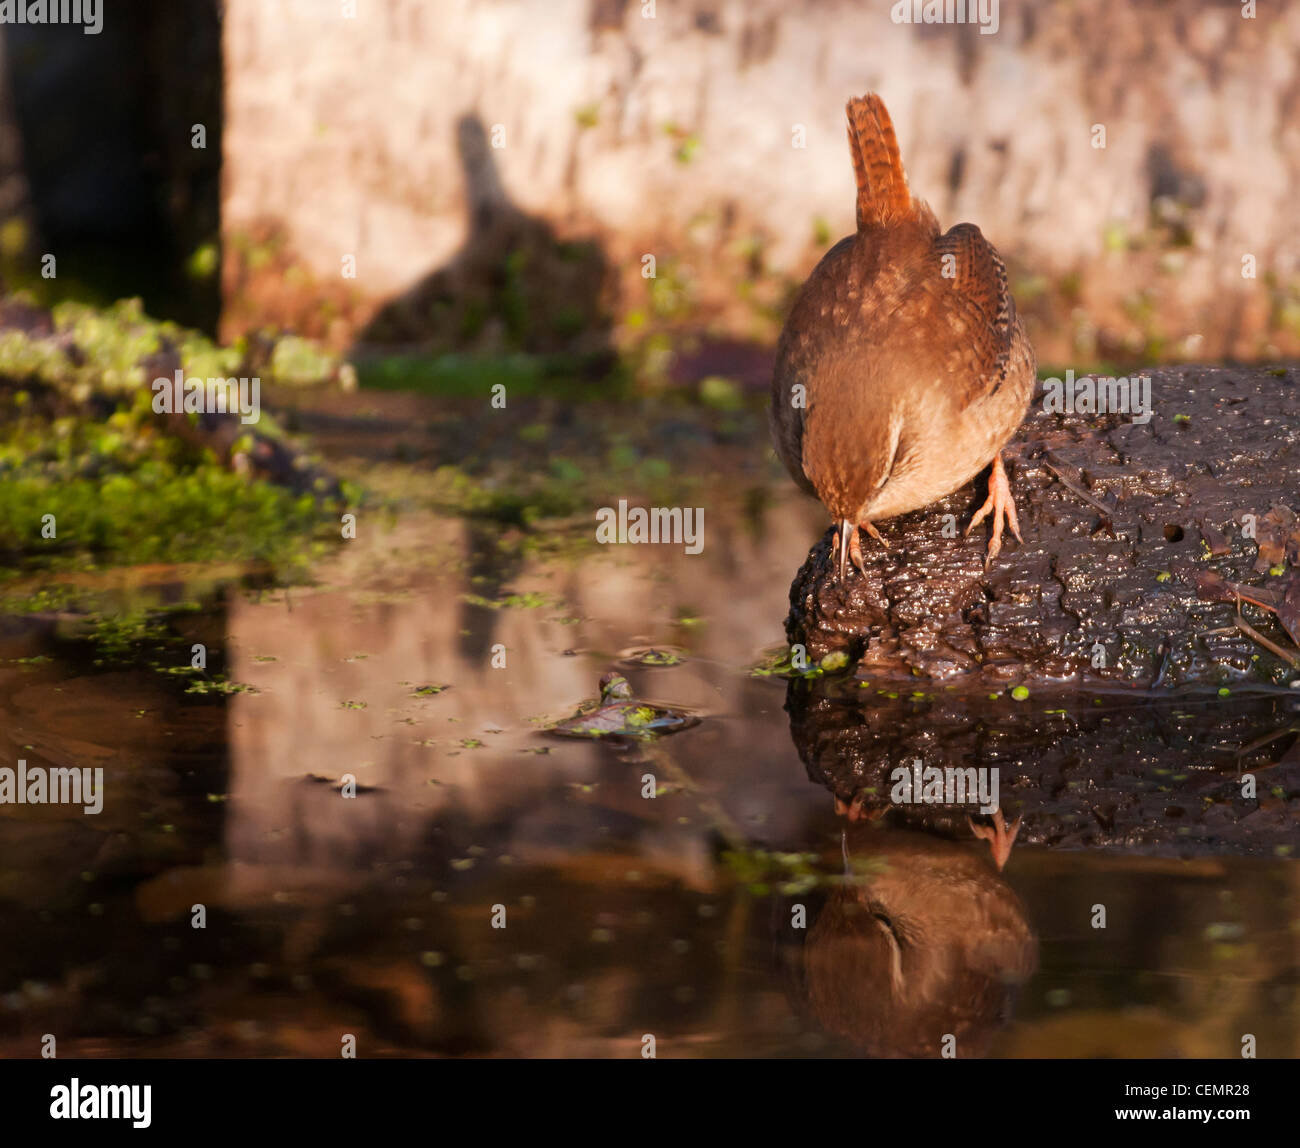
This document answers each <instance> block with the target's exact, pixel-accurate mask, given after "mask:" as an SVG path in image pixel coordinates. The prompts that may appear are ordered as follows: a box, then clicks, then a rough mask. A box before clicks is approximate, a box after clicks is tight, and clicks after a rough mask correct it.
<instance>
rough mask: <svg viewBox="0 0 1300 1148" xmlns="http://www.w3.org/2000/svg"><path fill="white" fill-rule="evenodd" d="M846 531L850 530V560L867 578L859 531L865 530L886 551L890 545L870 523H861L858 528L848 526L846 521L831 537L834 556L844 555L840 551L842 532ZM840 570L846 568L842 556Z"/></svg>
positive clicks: (848, 549)
mask: <svg viewBox="0 0 1300 1148" xmlns="http://www.w3.org/2000/svg"><path fill="white" fill-rule="evenodd" d="M845 529H847V530H848V544H847V546H846V548H845V549H846V550H847V554H848V560H849V561H850V562H852V563H853V565H854V566H855V567H857V569H858V571H859V573H861V574H862V576H863V577H864V578H865V577H866V576H867V563H866V560H865V559H864V558H863V557H862V537H861V535H860V534H859V533H858V531H859V530H865V531H866V532H867V533H868V534H870V535H871V537H872V538H874V539H875V540H876V541H877V542H879V543H880V545H881V546H883V547H884V548H885V549H886V550H888V549H889V543H888V542H886V541H885V540H884V539H883V538H882V537H881V536H880V531H879V530H877V529H876V528H875V527H874V526H872V525H871V523H870V522H865V521H864V522H859V523H858V524H857V526H848V524H847V521H846V522H842V523H841V524H840V525H839V527H838V528H837V529H836V531H835V533H834V534H833V535H832V536H831V553H832V554H841V555H842V553H843V552H842V551H841V550H840V531H841V530H845ZM840 568H841V570H843V568H844V558H843V556H841V558H840Z"/></svg>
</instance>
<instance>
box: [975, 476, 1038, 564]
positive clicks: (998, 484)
mask: <svg viewBox="0 0 1300 1148" xmlns="http://www.w3.org/2000/svg"><path fill="white" fill-rule="evenodd" d="M990 513H991V514H992V515H993V537H992V538H990V539H989V552H988V557H986V558H985V559H984V569H985V570H987V569H988V568H989V567H990V566H991V565H992V564H993V559H995V558H996V557H997V556H998V555H999V554H1000V553H1001V552H1002V520H1003V518H1004V517H1005V519H1006V523H1007V525H1008V526H1010V527H1011V533H1012V534H1014V535H1015V536H1016V541H1017V542H1024V539H1023V538H1021V537H1020V522H1019V520H1018V519H1017V518H1016V503H1015V500H1014V499H1013V498H1012V497H1011V483H1009V482H1008V481H1007V470H1006V467H1004V466H1003V465H1002V455H1001V454H995V455H994V456H993V470H992V471H991V472H990V474H989V496H988V499H987V500H986V501H985V503H984V505H983V506H981V507H980V508H979V510H978V511H976V513H975V517H974V518H972V519H971V520H970V525H969V526H968V527H966V533H965V534H963V535H962V537H963V538H968V537H970V532H971V531H972V530H974V529H975V527H976V526H978V525H979V524H980V523H981V522H983V521H984V519H985V517H987V516H988V515H989V514H990Z"/></svg>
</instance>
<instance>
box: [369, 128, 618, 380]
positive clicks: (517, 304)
mask: <svg viewBox="0 0 1300 1148" xmlns="http://www.w3.org/2000/svg"><path fill="white" fill-rule="evenodd" d="M457 143H458V148H459V152H460V162H461V169H462V179H463V181H464V188H465V204H466V210H467V212H468V215H469V234H468V238H467V239H466V241H465V244H464V246H463V247H462V248H461V250H460V251H459V252H457V253H456V255H455V256H454V257H453V258H452V259H451V260H450V261H449V262H448V263H447V265H446V266H445V267H442V268H439V269H438V270H436V271H433V272H432V273H430V274H429V275H427V276H426V277H425V278H423V279H421V280H420V281H419V282H418V283H417V284H416V285H415V286H414V287H412V288H411V289H410V290H408V291H406V292H405V293H404V294H402V295H401V296H399V297H398V298H396V299H394V300H392V301H391V302H390V303H388V304H386V305H385V306H384V307H383V308H382V309H381V310H380V311H379V313H378V314H377V315H376V316H375V317H374V318H373V319H372V320H371V321H370V323H369V324H368V325H367V326H366V328H365V330H364V331H363V332H362V333H361V335H360V337H359V339H358V342H359V343H360V344H362V347H363V349H364V347H365V345H367V344H368V345H369V348H370V349H371V350H374V349H375V348H376V345H379V346H384V347H393V346H395V345H397V346H403V345H404V346H411V345H414V346H418V347H421V348H423V349H427V350H429V351H434V352H444V353H445V352H454V351H464V352H479V353H503V352H523V353H527V354H538V355H564V356H575V357H577V358H579V359H581V360H583V361H584V362H587V363H589V364H592V365H601V364H603V365H607V366H612V365H613V358H614V356H613V352H612V349H611V346H610V318H609V314H608V311H607V307H606V301H607V293H608V289H609V286H610V282H609V281H610V272H609V264H608V261H607V260H606V258H605V255H604V252H603V251H602V250H601V247H600V245H599V243H597V242H595V241H594V240H573V241H570V240H561V239H559V238H558V237H557V236H556V234H555V231H554V229H553V228H552V227H551V226H550V225H549V224H547V223H546V222H544V221H543V220H540V219H537V218H534V217H533V216H530V215H527V214H525V213H524V212H523V211H521V210H520V209H519V208H518V207H516V206H515V205H514V204H513V203H511V201H510V198H509V196H508V194H507V193H506V190H505V187H504V186H503V184H502V182H501V176H500V173H499V172H498V171H497V166H496V161H495V159H494V157H493V154H492V146H491V143H490V141H489V139H488V136H487V132H486V131H485V130H484V127H483V123H482V121H481V120H480V119H479V118H478V117H477V116H474V115H466V116H463V117H462V118H461V120H460V122H459V124H458V129H457Z"/></svg>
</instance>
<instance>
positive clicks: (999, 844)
mask: <svg viewBox="0 0 1300 1148" xmlns="http://www.w3.org/2000/svg"><path fill="white" fill-rule="evenodd" d="M966 821H967V822H968V823H969V825H970V828H971V832H972V833H974V834H975V836H976V837H982V838H983V839H984V840H985V841H987V842H988V843H989V849H990V851H991V852H992V853H993V864H994V865H996V866H997V867H998V872H1001V871H1002V867H1003V866H1004V865H1005V864H1006V863H1007V858H1008V857H1010V856H1011V846H1013V845H1014V844H1015V843H1016V834H1017V833H1019V832H1020V818H1019V817H1017V818H1016V819H1015V820H1014V821H1013V822H1012V823H1011V824H1010V825H1009V826H1008V825H1007V823H1006V819H1005V818H1003V816H1002V809H1001V807H1000V806H999V807H998V809H996V810H995V811H994V813H993V824H992V825H991V826H989V825H980V824H979V823H978V822H977V821H976V820H975V819H974V818H973V817H968V818H966Z"/></svg>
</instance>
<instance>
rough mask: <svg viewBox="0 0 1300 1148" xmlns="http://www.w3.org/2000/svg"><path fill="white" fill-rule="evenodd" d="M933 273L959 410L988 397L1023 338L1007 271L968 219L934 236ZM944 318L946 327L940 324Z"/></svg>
mask: <svg viewBox="0 0 1300 1148" xmlns="http://www.w3.org/2000/svg"><path fill="white" fill-rule="evenodd" d="M934 250H935V256H936V258H937V260H938V274H937V275H936V276H933V277H928V279H929V283H930V284H931V285H932V293H933V297H934V298H935V301H936V302H937V303H938V307H937V309H935V310H934V311H933V315H934V321H935V322H936V323H937V324H939V328H938V332H937V333H939V340H938V341H939V343H940V345H941V353H942V355H943V358H944V363H945V366H946V377H947V378H949V379H951V380H952V383H953V386H954V388H955V389H956V391H957V396H956V397H957V399H958V402H959V404H960V406H961V407H962V408H965V407H968V406H970V405H971V404H972V403H975V402H979V401H980V400H982V399H986V398H989V397H991V396H992V395H994V394H995V393H996V392H997V390H998V388H999V387H1001V386H1002V384H1003V383H1004V382H1006V380H1007V378H1008V376H1009V375H1010V374H1011V373H1012V371H1014V370H1017V369H1018V368H1019V366H1020V365H1021V364H1020V359H1021V356H1020V355H1018V354H1015V353H1013V351H1014V350H1015V346H1016V344H1017V341H1018V340H1019V341H1023V332H1022V331H1021V329H1020V321H1019V319H1018V318H1017V317H1016V304H1015V300H1014V299H1012V297H1011V291H1010V289H1009V288H1008V287H1007V269H1006V265H1005V264H1004V263H1003V262H1002V259H1001V257H1000V256H999V255H998V253H997V252H996V251H995V250H994V249H993V245H992V244H991V243H990V242H989V241H988V240H987V239H985V238H984V236H983V234H982V233H981V232H980V229H979V228H978V227H976V226H975V225H974V224H973V223H959V224H958V225H957V226H956V227H954V228H952V229H951V230H949V231H946V232H945V233H944V234H943V235H941V236H939V238H938V239H936V240H935V244H934ZM945 320H946V324H947V325H946V327H945V326H943V325H942V324H943V323H944V322H945Z"/></svg>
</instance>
